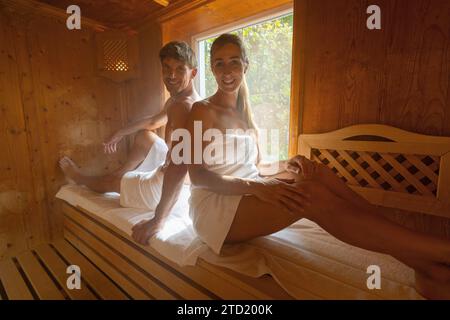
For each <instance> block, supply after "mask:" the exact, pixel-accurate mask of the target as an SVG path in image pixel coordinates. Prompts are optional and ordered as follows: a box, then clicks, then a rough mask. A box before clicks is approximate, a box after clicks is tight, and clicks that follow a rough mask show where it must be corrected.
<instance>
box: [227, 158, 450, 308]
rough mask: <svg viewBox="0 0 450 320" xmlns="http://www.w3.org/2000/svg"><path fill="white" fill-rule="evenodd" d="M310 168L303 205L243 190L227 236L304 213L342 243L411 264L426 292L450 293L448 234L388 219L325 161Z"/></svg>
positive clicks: (273, 227)
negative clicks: (283, 206) (283, 205)
mask: <svg viewBox="0 0 450 320" xmlns="http://www.w3.org/2000/svg"><path fill="white" fill-rule="evenodd" d="M294 159H295V158H294ZM297 160H298V158H297ZM294 162H295V161H294ZM301 162H303V163H302V164H300V163H298V164H297V165H298V166H299V167H302V168H306V167H307V165H305V163H306V164H310V163H309V160H304V159H302V160H301ZM291 165H295V163H293V162H291ZM309 167H310V168H311V166H309ZM312 168H313V169H310V172H309V174H310V177H311V175H312V180H308V181H303V182H298V183H297V185H298V187H299V188H301V189H302V190H304V192H305V194H307V195H308V196H309V199H308V200H307V201H305V202H304V205H303V208H304V209H303V210H300V211H299V210H296V209H294V208H292V209H293V210H292V211H291V212H288V211H280V208H279V207H278V206H276V205H271V204H268V203H267V202H263V201H261V200H260V198H261V197H256V196H244V197H243V198H242V200H241V202H240V205H239V208H238V210H237V212H236V216H235V219H234V221H233V224H232V226H231V229H230V231H229V233H228V236H227V239H226V242H229V243H233V242H240V241H245V240H249V239H253V238H255V237H258V236H263V235H268V234H271V233H274V232H277V231H279V230H282V229H284V228H286V227H287V226H289V225H291V224H292V223H293V222H295V221H297V220H299V219H301V218H308V219H310V220H312V221H315V222H316V223H318V224H319V225H320V226H321V227H322V228H324V229H325V230H326V231H328V232H329V233H330V234H332V235H334V236H335V237H336V238H338V239H340V240H342V241H344V242H346V243H349V244H351V245H354V246H357V247H361V248H364V249H367V250H372V251H377V252H381V253H385V254H389V255H392V256H393V257H395V258H397V259H398V260H400V261H402V262H403V263H405V264H407V265H409V266H410V267H412V268H414V269H415V270H416V278H417V289H418V290H419V292H421V293H422V294H423V295H424V296H426V297H429V298H444V299H445V298H450V292H449V291H448V288H449V287H450V241H449V240H445V239H440V238H437V237H434V236H429V235H425V234H422V233H419V232H414V231H411V230H409V229H406V228H404V227H402V226H400V225H397V224H395V223H393V222H391V221H389V220H388V219H386V218H385V217H383V216H382V215H381V210H385V209H384V208H381V207H376V206H373V205H371V204H369V203H368V202H367V201H366V200H364V199H363V198H361V197H360V196H359V195H357V194H356V193H354V191H353V190H351V189H350V188H349V187H348V186H347V185H346V184H345V183H343V182H342V181H341V180H340V179H339V178H338V177H337V176H336V175H335V174H334V173H333V172H332V171H331V170H329V169H328V168H327V167H325V166H320V165H319V166H314V165H312ZM306 175H308V173H307V174H305V176H306ZM386 210H388V209H386ZM255 221H258V223H257V224H255V223H254V222H255Z"/></svg>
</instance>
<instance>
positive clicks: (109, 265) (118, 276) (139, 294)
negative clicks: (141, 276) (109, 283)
mask: <svg viewBox="0 0 450 320" xmlns="http://www.w3.org/2000/svg"><path fill="white" fill-rule="evenodd" d="M65 220H66V221H65V222H64V225H65V227H66V231H67V230H70V232H68V231H67V232H66V233H65V238H66V239H67V240H68V241H69V242H70V243H71V244H72V245H73V246H75V247H77V248H78V249H79V250H80V251H82V252H83V253H84V254H85V255H86V256H87V257H88V258H89V259H90V260H91V261H92V262H93V263H95V265H96V266H97V267H98V268H100V269H101V270H102V271H103V272H104V273H106V274H107V275H108V276H109V277H110V278H111V279H113V280H114V281H115V282H116V283H117V284H118V285H119V286H120V287H121V288H122V289H123V290H125V291H126V292H127V293H128V294H129V295H130V296H131V297H132V298H133V299H136V300H149V299H151V296H150V295H148V294H146V293H145V292H144V291H143V289H141V288H139V287H137V286H136V285H135V284H134V283H133V282H131V281H130V280H129V279H127V278H126V277H125V276H124V275H123V274H122V273H121V272H120V271H118V269H116V267H114V266H117V265H116V262H117V260H113V261H108V259H105V258H103V256H104V251H103V250H108V249H107V248H106V247H102V248H101V249H100V250H97V249H98V248H94V246H91V244H92V242H94V241H95V239H93V238H92V237H91V238H90V239H89V242H88V243H89V246H91V247H93V248H94V249H91V248H90V247H88V246H87V245H86V244H85V243H83V241H81V239H80V238H81V236H80V235H81V234H83V233H84V232H83V230H81V228H79V227H77V226H76V225H75V224H74V223H73V222H71V221H69V219H65ZM83 235H86V234H83ZM94 250H95V251H94ZM133 269H134V268H133V267H132V266H130V265H128V266H126V267H125V268H124V269H122V270H125V271H126V272H127V276H129V272H130V271H131V270H133ZM140 285H142V284H140ZM169 296H170V295H169Z"/></svg>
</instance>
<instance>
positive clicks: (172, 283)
mask: <svg viewBox="0 0 450 320" xmlns="http://www.w3.org/2000/svg"><path fill="white" fill-rule="evenodd" d="M65 213H66V215H67V216H69V217H70V218H71V219H72V220H74V221H76V222H78V223H80V224H81V225H83V226H84V227H85V228H86V229H88V230H89V231H90V232H92V233H93V234H95V235H97V236H98V237H100V238H101V239H102V240H103V241H105V242H106V243H109V244H110V245H111V246H113V247H114V248H115V249H117V250H118V251H119V252H123V253H126V255H127V257H128V258H129V259H131V260H132V261H134V262H135V263H136V264H138V265H139V266H140V267H142V268H143V269H144V270H146V271H148V272H149V273H150V274H151V275H152V276H154V277H155V278H157V279H158V280H159V281H161V282H162V283H164V284H165V285H166V286H167V287H169V288H170V289H172V290H173V291H175V292H177V293H178V294H179V295H180V296H181V297H183V298H185V299H211V298H210V297H209V296H208V295H206V294H205V293H203V292H202V291H200V290H199V289H197V288H196V287H193V286H192V285H191V284H189V283H188V282H186V281H185V280H183V279H182V278H178V277H174V274H173V273H172V272H171V271H170V270H168V269H167V267H166V266H164V265H161V264H159V263H158V262H157V261H155V260H153V259H149V258H148V257H147V256H145V255H144V254H142V253H141V252H140V251H138V250H136V249H134V248H133V247H131V246H129V245H128V244H127V243H125V242H123V241H121V240H119V239H118V238H117V237H115V236H113V235H112V234H111V233H110V232H108V231H106V230H105V229H103V228H101V227H99V226H98V225H97V224H95V223H93V222H92V221H89V220H86V219H84V220H82V219H81V220H80V218H81V217H80V213H79V212H77V211H74V210H73V209H72V210H70V208H69V210H66V211H65Z"/></svg>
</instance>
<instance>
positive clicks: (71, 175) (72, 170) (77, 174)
mask: <svg viewBox="0 0 450 320" xmlns="http://www.w3.org/2000/svg"><path fill="white" fill-rule="evenodd" d="M59 167H60V168H61V170H62V171H63V172H64V175H65V176H66V179H67V181H68V182H69V183H73V184H80V180H81V178H82V176H83V174H82V173H81V171H80V168H78V166H77V165H76V164H75V162H73V161H72V159H70V158H69V157H67V156H64V157H62V158H61V159H60V160H59Z"/></svg>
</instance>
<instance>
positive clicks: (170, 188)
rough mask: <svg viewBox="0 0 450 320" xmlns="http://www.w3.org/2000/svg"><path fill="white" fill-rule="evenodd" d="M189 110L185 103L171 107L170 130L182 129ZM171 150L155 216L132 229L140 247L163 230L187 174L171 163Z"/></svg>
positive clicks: (181, 168) (179, 165) (182, 168)
mask: <svg viewBox="0 0 450 320" xmlns="http://www.w3.org/2000/svg"><path fill="white" fill-rule="evenodd" d="M189 109H190V106H189V105H188V104H186V103H179V104H176V105H173V106H172V107H171V109H170V114H169V117H170V121H171V124H172V128H175V129H178V128H183V127H184V124H185V122H186V118H187V116H188V114H189ZM171 150H172V148H169V153H168V157H167V159H168V160H167V161H168V162H169V165H168V166H167V167H166V168H165V170H164V180H163V186H162V191H161V199H160V201H159V203H158V206H157V207H156V210H155V216H154V218H153V219H152V220H144V221H142V222H140V223H138V224H136V225H135V226H134V227H133V228H132V231H133V234H132V237H133V239H134V240H135V241H136V242H138V243H140V244H142V245H147V244H148V240H149V239H150V238H151V237H153V236H154V235H155V234H156V233H157V232H158V231H160V230H161V229H162V228H163V226H164V223H165V222H166V219H167V217H168V216H169V214H170V212H171V210H172V208H173V206H174V205H175V203H176V202H177V200H178V196H179V194H180V192H181V189H182V187H183V182H184V178H185V176H186V173H187V165H186V164H175V163H173V161H172V160H171V157H170V154H171Z"/></svg>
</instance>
